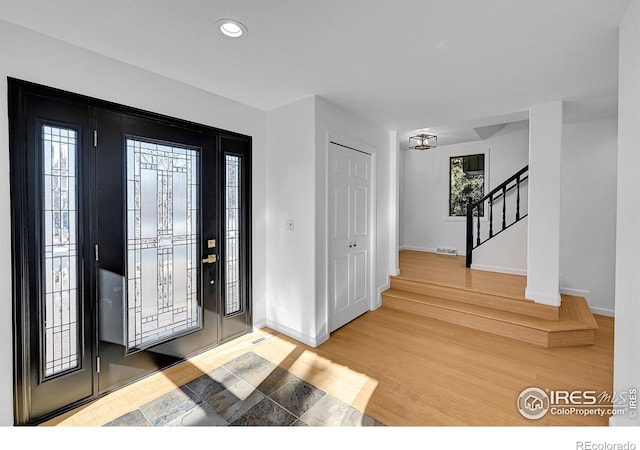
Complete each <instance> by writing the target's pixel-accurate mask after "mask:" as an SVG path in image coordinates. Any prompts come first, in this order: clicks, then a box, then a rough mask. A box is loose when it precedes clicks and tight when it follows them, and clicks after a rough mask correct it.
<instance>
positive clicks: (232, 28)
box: [216, 19, 247, 38]
mask: <svg viewBox="0 0 640 450" xmlns="http://www.w3.org/2000/svg"><path fill="white" fill-rule="evenodd" d="M216 27H218V30H219V31H220V33H221V34H222V35H223V36H226V37H230V38H239V37H242V36H246V35H247V27H245V26H244V25H243V24H241V23H240V22H238V21H237V20H233V19H220V20H218V21H217V22H216Z"/></svg>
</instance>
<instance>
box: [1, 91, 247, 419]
mask: <svg viewBox="0 0 640 450" xmlns="http://www.w3.org/2000/svg"><path fill="white" fill-rule="evenodd" d="M10 93H11V104H10V108H11V113H12V114H11V128H12V131H11V160H12V178H11V179H12V201H13V204H12V206H13V211H14V213H13V223H14V239H13V246H14V248H13V250H14V252H13V253H14V280H15V282H16V283H15V287H14V303H15V305H16V308H15V310H16V320H15V322H16V324H17V325H18V326H17V328H16V336H15V344H16V358H15V368H16V370H15V371H16V386H15V398H16V401H15V406H16V423H17V424H22V423H38V422H42V421H44V420H46V419H47V418H50V417H53V416H55V415H56V414H58V413H60V412H63V411H65V410H68V409H70V408H72V407H74V406H77V405H79V404H82V403H84V402H86V401H90V400H92V399H95V398H97V397H98V396H100V395H102V394H105V393H107V392H110V391H112V390H114V389H117V388H119V387H121V386H123V385H126V384H128V383H131V382H133V381H135V380H137V379H140V378H141V377H144V376H146V375H148V374H150V373H153V372H155V371H157V370H159V369H162V368H164V367H168V366H169V365H172V364H174V363H176V362H178V361H180V360H183V359H185V358H187V357H189V356H191V355H194V354H196V353H198V352H201V351H203V350H205V349H208V348H211V347H214V346H216V345H218V344H219V343H221V342H224V341H226V340H229V339H232V338H234V337H237V336H239V335H241V334H244V333H246V332H247V331H249V330H250V322H251V284H250V277H251V271H250V255H251V241H250V223H251V222H250V177H251V174H250V150H251V149H250V146H251V141H250V138H248V137H246V136H242V135H237V134H234V133H228V132H224V131H222V130H217V129H212V128H210V127H205V126H202V125H197V124H192V123H189V122H184V121H179V120H176V119H171V118H167V117H165V116H159V115H155V114H151V113H147V112H143V111H138V110H133V109H131V108H127V107H123V106H119V105H112V104H110V103H106V102H102V101H99V100H95V99H89V98H86V97H80V96H77V95H74V94H69V93H62V92H59V91H54V90H51V89H49V88H44V87H41V86H35V85H31V84H28V83H24V82H20V81H17V80H10Z"/></svg>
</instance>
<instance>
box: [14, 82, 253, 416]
mask: <svg viewBox="0 0 640 450" xmlns="http://www.w3.org/2000/svg"><path fill="white" fill-rule="evenodd" d="M7 84H8V89H7V91H8V115H9V168H10V174H9V176H10V186H11V198H10V202H11V262H12V267H11V280H12V286H11V291H12V292H11V295H12V308H13V314H12V316H13V317H12V325H13V327H12V328H13V333H12V349H13V357H12V371H13V409H14V414H13V417H14V424H17V425H36V424H39V423H42V422H44V421H46V420H49V419H51V418H53V417H56V416H57V415H59V414H63V413H65V412H68V411H70V410H72V409H74V408H77V407H79V406H82V405H83V404H87V403H89V402H91V401H94V400H96V399H98V398H100V397H102V396H104V395H106V394H108V393H109V392H112V391H113V390H117V389H119V388H120V387H121V386H120V387H117V388H115V389H113V390H110V391H105V392H99V391H98V377H97V376H96V375H98V374H99V369H98V367H97V363H96V356H97V355H98V348H97V345H98V328H97V327H98V319H99V317H98V305H97V297H96V296H97V293H96V292H95V290H96V287H97V284H96V283H97V280H96V275H95V273H94V272H95V267H94V268H92V269H91V270H90V272H91V276H90V277H89V279H87V280H86V282H87V283H89V285H90V286H89V288H90V289H91V290H92V297H93V298H90V299H88V300H83V301H84V302H85V304H86V305H87V308H88V309H90V319H91V322H90V323H89V324H88V326H89V327H90V328H91V332H92V334H93V339H91V341H92V342H86V343H85V347H86V349H87V351H90V352H91V355H92V358H91V359H92V364H91V366H92V367H91V368H89V369H90V370H92V373H93V395H92V396H91V397H89V398H86V399H83V400H80V401H77V402H74V403H72V404H69V405H67V406H65V407H63V408H60V409H58V410H56V411H53V412H51V413H46V414H44V415H42V416H40V417H33V416H32V413H31V407H30V405H31V402H30V387H31V383H32V380H31V375H30V371H31V365H32V360H33V358H32V356H31V354H30V353H31V340H32V338H31V337H30V334H32V333H33V331H32V326H31V325H32V324H30V319H29V318H30V315H29V314H30V301H31V296H32V295H33V294H32V292H31V288H30V283H29V278H28V277H25V276H24V274H28V273H29V271H28V268H29V264H30V262H31V261H32V260H33V258H32V255H30V253H29V248H28V244H29V242H30V241H31V240H32V239H33V237H31V236H29V233H28V223H29V222H28V215H29V206H30V205H29V204H28V198H27V189H26V188H25V186H26V182H27V181H28V177H27V170H26V167H27V165H26V155H27V149H26V133H27V126H26V120H25V112H26V108H25V98H26V97H27V96H29V95H36V96H42V97H46V98H50V99H55V100H57V101H60V102H67V103H71V104H75V105H77V104H81V105H85V106H87V107H89V108H93V109H94V110H96V109H105V110H109V111H112V112H116V113H124V114H127V115H132V116H138V117H142V118H145V119H149V120H155V121H158V122H161V123H167V124H168V123H173V124H176V125H179V126H182V127H184V128H187V129H191V130H194V131H201V132H203V131H206V132H207V133H211V134H212V135H215V136H217V137H216V139H218V140H219V139H220V138H221V137H226V138H230V139H237V140H241V141H243V142H246V143H247V146H248V152H247V154H246V155H244V157H243V159H244V167H248V171H247V175H246V178H247V185H246V186H243V187H242V188H244V189H246V193H247V198H246V199H245V200H246V203H245V202H243V203H242V207H244V208H246V211H247V212H246V214H247V217H248V220H247V221H246V227H245V229H244V234H245V238H246V245H247V246H248V250H247V253H246V259H247V260H246V267H248V269H247V272H246V274H247V280H246V283H247V290H248V295H247V299H246V301H247V304H246V313H247V316H246V317H247V318H246V324H247V325H246V330H247V331H246V332H250V331H251V328H252V324H253V298H252V297H253V296H252V280H251V267H252V253H253V252H252V237H253V224H252V220H251V217H252V211H251V210H252V208H251V206H252V204H251V193H252V184H253V183H252V181H253V180H252V173H251V167H252V155H251V154H252V137H251V136H248V135H244V134H241V133H237V132H233V131H228V130H224V129H220V128H217V127H213V126H210V125H205V124H200V123H196V122H192V121H188V120H184V119H180V118H176V117H171V116H168V115H164V114H159V113H155V112H151V111H146V110H143V109H140V108H135V107H131V106H126V105H123V104H119V103H114V102H110V101H107V100H102V99H98V98H94V97H89V96H85V95H82V94H77V93H73V92H69V91H66V90H62V89H59V88H54V87H49V86H45V85H41V84H37V83H33V82H29V81H24V80H21V79H17V78H12V77H7ZM89 150H90V151H91V152H94V151H95V148H94V147H90V149H89ZM217 151H220V149H217ZM218 156H220V157H221V158H222V156H223V153H219V154H218ZM88 158H89V159H90V160H91V161H93V160H94V155H93V154H91V155H90V156H88ZM92 164H93V162H92ZM84 177H92V178H93V174H89V175H84ZM81 188H82V187H81ZM222 190H223V189H221V190H220V192H219V197H220V198H222V195H223V193H222ZM86 195H90V196H93V195H95V192H94V191H93V190H92V191H91V192H88V193H86ZM201 195H202V194H201ZM222 206H224V203H223V204H221V207H222ZM89 209H90V211H88V212H86V211H85V214H86V215H87V217H86V219H85V220H87V221H89V222H90V225H89V227H88V228H89V236H88V239H89V240H88V241H87V242H80V243H79V244H80V245H83V246H85V247H86V246H90V247H91V248H93V241H92V239H93V238H94V234H95V230H94V226H95V224H94V220H95V204H94V203H93V201H92V202H91V207H90V208H89ZM221 230H222V231H224V228H221ZM220 238H221V239H224V237H223V236H222V235H221V236H220ZM85 253H86V254H87V255H89V253H90V254H91V255H93V250H91V251H84V250H82V251H80V252H79V255H82V256H83V257H86V255H85ZM91 255H89V256H91ZM87 262H89V263H91V264H94V263H93V262H92V258H89V261H86V260H85V261H84V264H86V263H87ZM220 270H223V269H220ZM218 289H219V290H220V292H221V294H222V286H221V283H219V286H218ZM223 300H224V298H223V296H220V297H219V299H218V301H219V302H220V303H222V302H223ZM218 319H219V320H222V318H221V317H220V316H219V317H218ZM217 326H219V325H218V324H217ZM216 341H217V342H216V343H214V344H213V345H212V346H209V347H207V348H203V349H201V350H199V351H197V352H196V353H200V352H201V351H206V350H208V349H210V348H213V347H216V346H218V345H221V344H222V343H223V342H221V341H220V339H219V337H217V338H216ZM189 356H192V355H187V356H185V357H183V358H180V360H185V359H186V358H187V357H189ZM159 370H162V369H158V371H159ZM134 381H135V380H134Z"/></svg>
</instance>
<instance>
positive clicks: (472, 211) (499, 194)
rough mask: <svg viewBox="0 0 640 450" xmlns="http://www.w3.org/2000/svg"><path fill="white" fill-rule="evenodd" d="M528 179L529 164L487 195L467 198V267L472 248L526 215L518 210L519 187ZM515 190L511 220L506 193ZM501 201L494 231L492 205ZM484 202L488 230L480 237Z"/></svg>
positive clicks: (471, 255)
mask: <svg viewBox="0 0 640 450" xmlns="http://www.w3.org/2000/svg"><path fill="white" fill-rule="evenodd" d="M528 179H529V166H528V165H527V166H525V167H523V168H522V169H520V170H519V171H518V172H516V173H515V174H514V175H512V176H510V177H509V178H508V179H507V180H506V181H504V182H503V183H501V184H500V185H499V186H497V187H496V188H494V189H493V190H492V191H491V192H489V193H488V194H487V195H485V196H484V197H482V198H481V199H480V200H478V201H475V202H474V201H472V200H469V202H468V203H467V262H466V264H467V267H471V262H472V259H473V250H474V249H476V248H478V247H479V246H481V245H482V244H484V243H485V242H487V241H489V240H491V239H493V238H494V237H496V236H497V235H498V234H500V233H502V232H503V231H504V230H506V229H507V228H509V227H510V226H512V225H514V224H515V223H517V222H519V221H520V220H522V219H524V218H525V217H527V212H524V214H523V213H522V212H521V211H520V207H521V201H520V188H521V186H522V184H523V183H524V182H526V181H527V180H528ZM513 189H515V190H516V195H515V205H514V207H515V216H514V220H513V221H511V220H510V219H509V218H508V217H507V193H509V192H510V191H511V190H513ZM500 201H502V208H501V209H502V222H501V224H499V225H501V226H500V229H499V230H497V231H494V229H493V228H494V227H493V207H494V205H495V204H496V203H499V202H500ZM485 202H486V203H487V205H488V210H489V211H488V213H489V218H488V227H489V229H488V232H487V233H486V234H487V237H486V238H484V239H483V238H482V233H481V227H480V219H481V217H484V214H485V213H486V212H487V211H486V209H487V208H485V207H484V205H485ZM474 218H476V226H475V229H476V231H475V237H474V220H473V219H474Z"/></svg>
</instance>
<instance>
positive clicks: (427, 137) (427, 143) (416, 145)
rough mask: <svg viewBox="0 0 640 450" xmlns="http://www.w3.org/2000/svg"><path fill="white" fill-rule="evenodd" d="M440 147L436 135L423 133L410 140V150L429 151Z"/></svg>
mask: <svg viewBox="0 0 640 450" xmlns="http://www.w3.org/2000/svg"><path fill="white" fill-rule="evenodd" d="M437 146H438V136H436V135H435V134H427V133H421V134H417V135H415V136H411V137H410V138H409V148H412V149H415V150H428V149H430V148H435V147H437Z"/></svg>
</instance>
